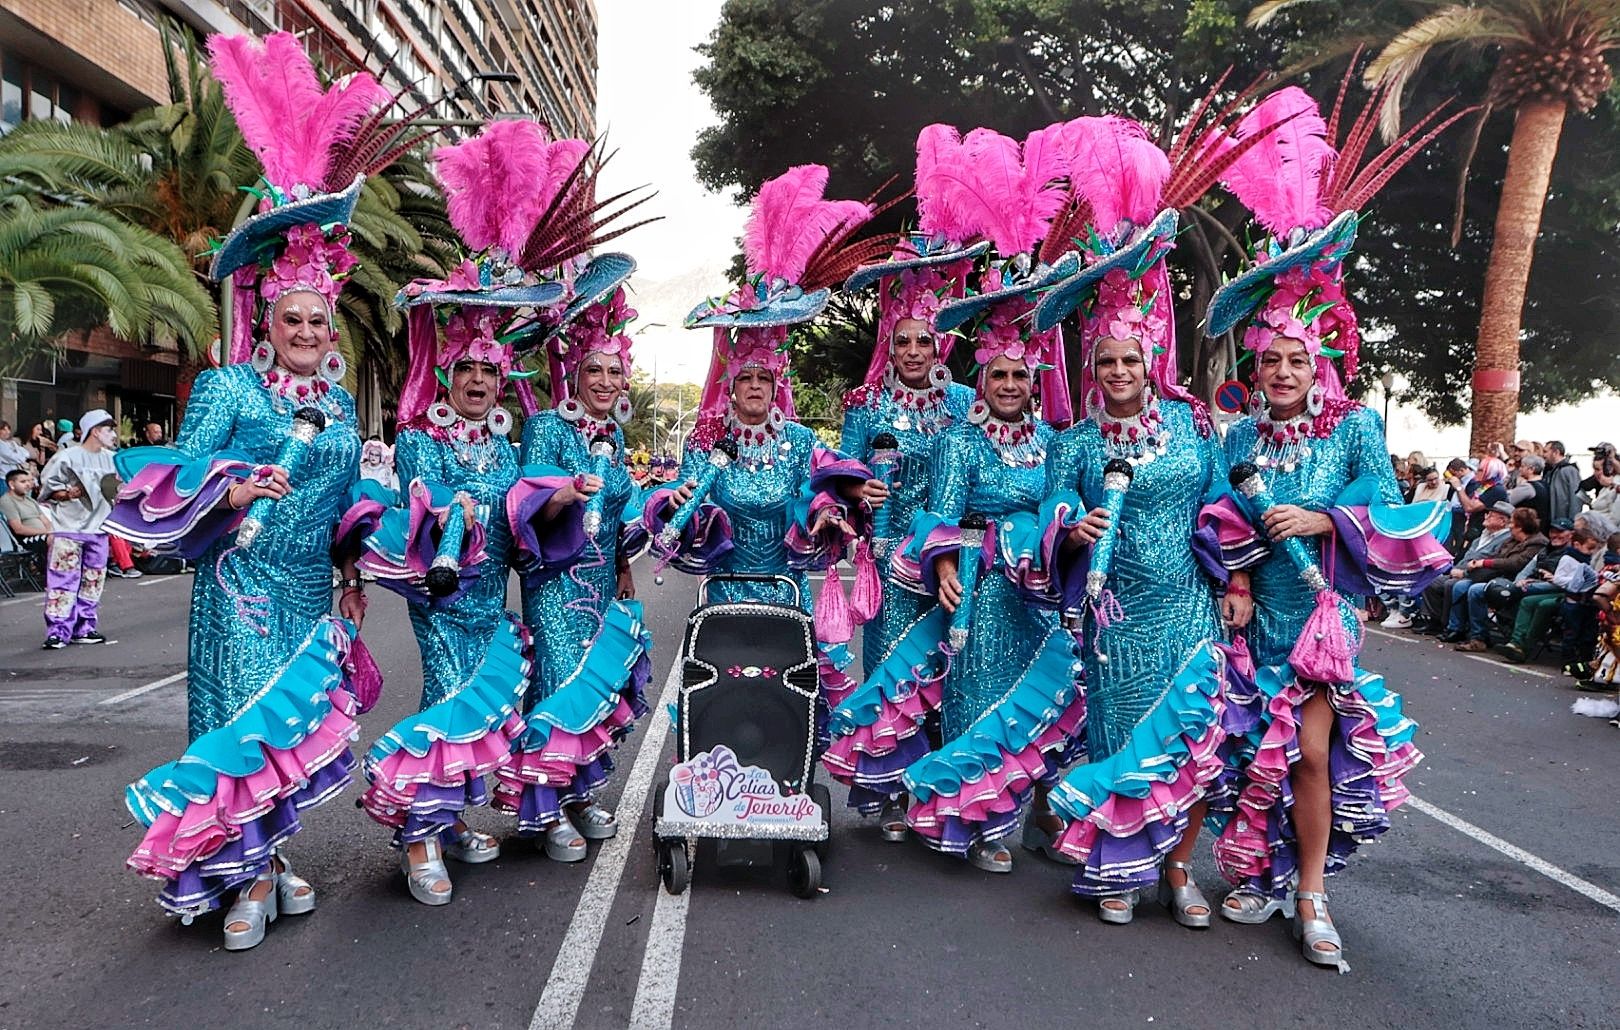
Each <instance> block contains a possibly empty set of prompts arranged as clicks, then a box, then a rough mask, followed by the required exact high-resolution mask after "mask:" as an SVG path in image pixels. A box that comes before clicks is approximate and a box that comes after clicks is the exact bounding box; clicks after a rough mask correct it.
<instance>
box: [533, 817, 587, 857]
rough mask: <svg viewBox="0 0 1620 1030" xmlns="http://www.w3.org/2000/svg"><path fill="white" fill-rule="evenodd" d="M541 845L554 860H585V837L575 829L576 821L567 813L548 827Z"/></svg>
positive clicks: (547, 855)
mask: <svg viewBox="0 0 1620 1030" xmlns="http://www.w3.org/2000/svg"><path fill="white" fill-rule="evenodd" d="M540 846H541V847H542V848H543V849H545V852H546V857H547V858H549V859H551V860H552V861H553V862H583V861H585V855H586V850H585V838H584V837H583V836H582V835H581V834H580V832H579V831H578V830H576V829H574V821H573V820H572V819H570V818H568V816H567V814H564V815H563V817H562V818H561V819H559V820H557V821H556V822H554V823H552V824H551V825H550V826H548V827H546V835H545V836H544V837H542V838H541V839H540Z"/></svg>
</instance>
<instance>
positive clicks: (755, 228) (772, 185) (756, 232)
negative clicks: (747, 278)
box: [743, 165, 872, 283]
mask: <svg viewBox="0 0 1620 1030" xmlns="http://www.w3.org/2000/svg"><path fill="white" fill-rule="evenodd" d="M826 190H827V169H826V167H825V166H824V165H796V166H794V167H792V168H789V169H788V170H787V171H785V172H783V173H782V174H781V175H778V176H777V177H776V178H774V179H770V180H768V181H767V182H766V183H765V184H764V185H763V186H761V187H760V188H759V194H758V195H757V196H755V197H754V204H753V208H752V210H751V212H750V214H749V216H748V228H747V229H746V230H745V232H744V234H743V254H744V255H745V257H746V258H747V261H748V270H749V271H750V272H753V273H756V274H758V273H763V274H764V275H765V276H766V277H768V278H770V279H783V280H786V281H787V282H790V283H796V282H798V281H799V280H800V278H801V277H802V276H803V275H804V270H805V267H806V266H807V265H808V264H809V262H810V259H811V257H812V256H813V255H814V254H815V253H816V250H817V248H818V247H820V246H821V244H822V243H823V242H824V241H825V240H826V239H827V238H828V237H829V236H832V235H833V234H835V233H838V232H840V231H841V230H845V229H847V228H848V227H850V226H853V225H858V224H860V223H862V222H865V221H866V220H867V219H868V218H870V217H871V216H872V209H871V207H870V206H869V205H867V204H863V203H861V202H860V201H858V200H824V199H822V198H823V196H824V194H825V193H826Z"/></svg>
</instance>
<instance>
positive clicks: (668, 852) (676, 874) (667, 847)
mask: <svg viewBox="0 0 1620 1030" xmlns="http://www.w3.org/2000/svg"><path fill="white" fill-rule="evenodd" d="M658 876H659V879H661V880H663V881H664V889H665V890H667V891H669V892H670V893H671V894H682V893H685V891H686V885H687V884H688V883H690V882H691V877H692V874H691V871H690V870H689V869H688V868H687V865H686V841H684V840H682V839H681V838H679V837H671V838H670V839H668V840H664V841H659V843H658Z"/></svg>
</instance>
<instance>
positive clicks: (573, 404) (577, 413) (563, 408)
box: [557, 397, 585, 422]
mask: <svg viewBox="0 0 1620 1030" xmlns="http://www.w3.org/2000/svg"><path fill="white" fill-rule="evenodd" d="M557 414H558V415H559V416H561V417H562V419H563V421H564V422H578V421H579V420H580V419H581V418H582V417H584V415H585V405H583V404H581V403H580V402H579V401H578V400H577V399H575V398H573V397H569V398H568V399H567V400H565V401H563V402H562V403H560V404H558V405H557Z"/></svg>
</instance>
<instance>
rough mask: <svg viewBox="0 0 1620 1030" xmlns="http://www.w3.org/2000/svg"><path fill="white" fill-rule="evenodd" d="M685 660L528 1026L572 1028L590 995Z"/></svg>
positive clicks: (653, 720) (645, 741)
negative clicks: (598, 952)
mask: <svg viewBox="0 0 1620 1030" xmlns="http://www.w3.org/2000/svg"><path fill="white" fill-rule="evenodd" d="M680 668H681V667H680V664H679V663H676V664H674V665H672V666H671V667H670V671H669V679H668V680H667V681H665V683H664V692H663V694H662V695H661V696H660V697H659V699H658V703H657V704H656V705H654V706H653V709H652V711H651V712H649V713H647V714H648V717H649V719H650V722H649V723H648V726H647V732H646V734H645V735H644V736H643V737H642V739H641V748H640V750H639V751H637V752H636V762H635V765H633V766H631V768H630V775H629V777H627V778H626V779H625V781H624V793H623V795H622V796H621V797H620V798H619V812H618V815H619V833H618V836H616V837H613V838H611V839H610V840H608V841H607V842H606V843H604V844H603V845H602V849H601V850H600V851H598V852H597V853H596V864H595V865H594V866H592V867H591V875H590V878H589V879H588V880H586V881H585V889H584V890H583V891H582V892H581V893H580V896H579V904H578V905H577V906H575V908H574V918H573V920H572V921H571V922H570V923H569V924H568V933H567V934H565V935H564V936H563V941H562V946H561V947H560V948H559V949H558V950H557V961H556V964H555V965H553V966H552V967H551V976H550V977H549V978H548V979H547V980H546V986H545V990H543V991H541V993H540V1003H539V1004H538V1005H536V1006H535V1009H534V1018H533V1019H531V1020H529V1030H558V1028H561V1027H571V1026H573V1025H574V1019H575V1017H576V1016H578V1014H579V1003H580V1001H581V999H583V998H584V997H585V986H586V984H587V982H588V981H589V980H590V977H591V966H592V965H593V964H594V963H595V961H596V949H597V948H598V947H599V946H600V945H601V943H602V931H603V929H605V928H606V926H607V917H608V909H610V908H611V907H612V906H613V898H614V896H615V895H617V894H618V892H619V880H620V878H621V877H622V876H623V875H624V866H625V862H626V861H627V860H628V859H629V857H630V848H631V846H632V845H633V844H634V843H635V840H636V832H637V831H638V830H640V829H641V819H642V815H643V814H644V813H645V812H646V809H647V795H648V793H649V788H651V786H652V780H653V773H654V771H655V770H656V769H657V768H658V760H659V757H660V756H661V755H663V753H664V739H665V738H666V737H668V736H669V714H668V706H669V703H670V702H671V701H673V700H675V685H676V684H677V683H679V682H680Z"/></svg>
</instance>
